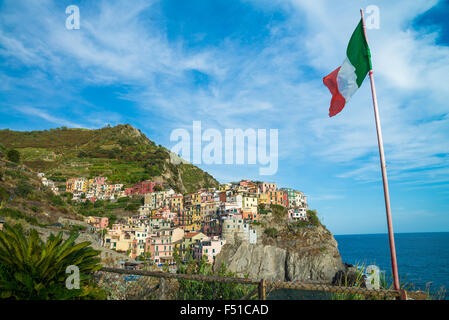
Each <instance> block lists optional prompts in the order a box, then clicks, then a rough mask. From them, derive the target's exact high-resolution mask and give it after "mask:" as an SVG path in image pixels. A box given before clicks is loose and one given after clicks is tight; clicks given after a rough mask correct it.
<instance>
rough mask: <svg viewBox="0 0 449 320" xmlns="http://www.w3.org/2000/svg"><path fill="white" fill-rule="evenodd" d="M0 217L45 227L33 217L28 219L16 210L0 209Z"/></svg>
mask: <svg viewBox="0 0 449 320" xmlns="http://www.w3.org/2000/svg"><path fill="white" fill-rule="evenodd" d="M0 216H4V217H9V218H12V219H15V220H19V219H24V220H25V221H26V222H28V223H30V224H32V225H35V226H40V227H45V225H43V224H40V223H39V222H38V221H37V219H36V218H35V217H29V216H27V215H24V214H23V213H22V212H20V211H19V210H17V209H11V208H0Z"/></svg>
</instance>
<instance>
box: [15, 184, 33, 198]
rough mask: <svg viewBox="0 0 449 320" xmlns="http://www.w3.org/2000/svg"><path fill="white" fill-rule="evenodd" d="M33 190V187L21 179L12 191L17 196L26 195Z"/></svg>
mask: <svg viewBox="0 0 449 320" xmlns="http://www.w3.org/2000/svg"><path fill="white" fill-rule="evenodd" d="M32 191H33V187H32V186H31V185H30V184H29V183H28V182H26V181H24V180H21V181H19V183H18V184H17V187H16V188H15V189H14V193H15V194H16V195H17V196H19V197H22V198H24V197H26V196H27V195H29V194H30V193H31V192H32Z"/></svg>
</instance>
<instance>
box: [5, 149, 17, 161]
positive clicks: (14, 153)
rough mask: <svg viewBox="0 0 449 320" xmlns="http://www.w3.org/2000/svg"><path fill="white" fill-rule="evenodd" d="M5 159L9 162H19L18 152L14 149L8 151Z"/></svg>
mask: <svg viewBox="0 0 449 320" xmlns="http://www.w3.org/2000/svg"><path fill="white" fill-rule="evenodd" d="M6 157H7V158H8V160H9V161H12V162H15V163H19V162H20V152H19V151H17V150H15V149H12V150H9V151H8V153H7V154H6Z"/></svg>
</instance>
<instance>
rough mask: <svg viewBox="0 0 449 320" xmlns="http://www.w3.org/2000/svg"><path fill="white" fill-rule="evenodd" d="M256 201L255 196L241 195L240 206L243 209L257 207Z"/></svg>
mask: <svg viewBox="0 0 449 320" xmlns="http://www.w3.org/2000/svg"><path fill="white" fill-rule="evenodd" d="M257 204H258V201H257V196H256V195H255V194H249V193H247V194H243V196H242V206H243V208H252V207H257Z"/></svg>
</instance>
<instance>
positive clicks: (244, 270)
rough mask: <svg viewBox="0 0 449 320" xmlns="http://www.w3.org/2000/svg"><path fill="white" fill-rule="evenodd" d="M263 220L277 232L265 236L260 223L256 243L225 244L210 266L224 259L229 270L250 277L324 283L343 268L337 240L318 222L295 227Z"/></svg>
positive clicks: (219, 264) (222, 261) (217, 266)
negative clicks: (315, 224)
mask: <svg viewBox="0 0 449 320" xmlns="http://www.w3.org/2000/svg"><path fill="white" fill-rule="evenodd" d="M265 223H267V224H265V225H269V226H270V228H276V229H277V230H278V231H279V234H278V235H277V236H276V237H269V236H267V235H266V233H265V232H264V230H265V228H264V223H262V226H261V227H258V237H259V239H258V243H257V244H250V243H248V242H237V243H235V244H233V245H230V244H226V245H225V246H224V247H223V248H222V250H221V252H220V254H218V255H217V257H216V260H215V264H214V268H215V269H218V268H219V267H220V266H221V264H222V263H224V264H225V265H226V266H227V268H228V269H229V270H231V271H233V272H236V273H238V274H240V275H248V276H249V277H250V278H252V279H261V278H264V279H270V280H280V281H296V280H303V281H319V282H326V283H331V282H332V279H333V277H334V276H335V274H336V273H337V272H338V271H342V270H345V266H344V264H343V262H342V260H341V256H340V253H339V252H338V248H337V242H336V241H335V239H334V237H333V235H332V233H331V232H329V231H328V230H327V229H326V228H325V227H324V226H322V225H321V224H318V225H317V226H305V227H304V226H301V227H298V226H292V225H291V224H287V223H285V222H281V221H278V222H277V223H276V221H273V219H265Z"/></svg>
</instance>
